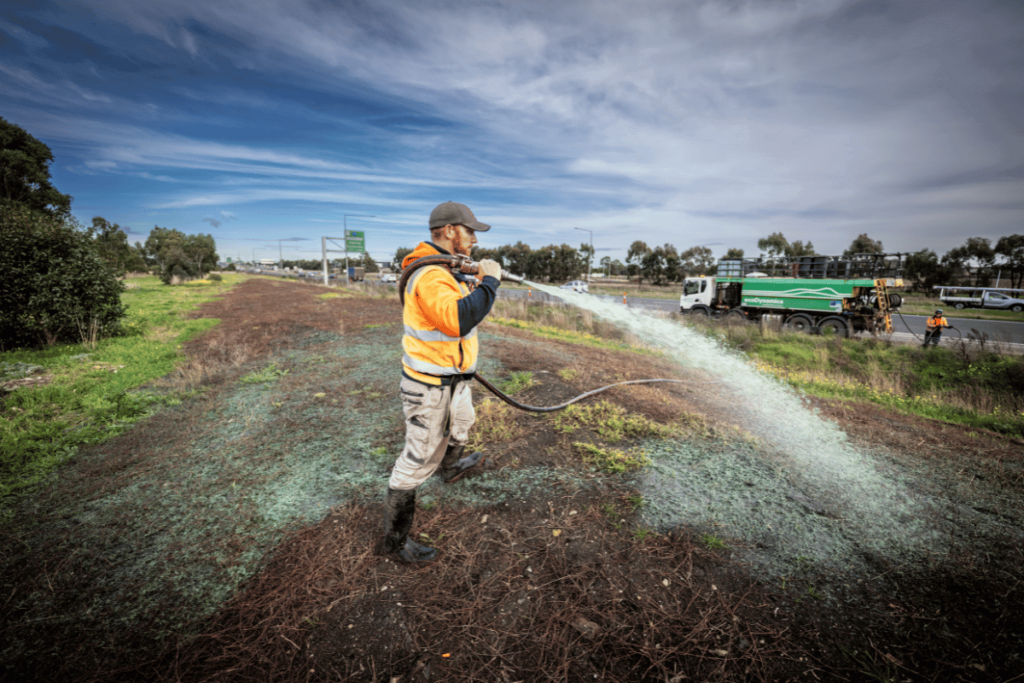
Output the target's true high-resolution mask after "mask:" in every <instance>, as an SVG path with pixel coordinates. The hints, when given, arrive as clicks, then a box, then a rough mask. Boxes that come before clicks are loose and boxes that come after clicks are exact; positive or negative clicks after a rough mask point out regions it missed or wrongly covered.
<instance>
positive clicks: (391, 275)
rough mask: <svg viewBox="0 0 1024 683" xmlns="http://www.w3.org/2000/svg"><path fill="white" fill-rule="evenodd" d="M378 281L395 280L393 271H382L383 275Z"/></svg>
mask: <svg viewBox="0 0 1024 683" xmlns="http://www.w3.org/2000/svg"><path fill="white" fill-rule="evenodd" d="M380 281H381V282H397V280H395V275H394V273H384V274H383V275H381V276H380Z"/></svg>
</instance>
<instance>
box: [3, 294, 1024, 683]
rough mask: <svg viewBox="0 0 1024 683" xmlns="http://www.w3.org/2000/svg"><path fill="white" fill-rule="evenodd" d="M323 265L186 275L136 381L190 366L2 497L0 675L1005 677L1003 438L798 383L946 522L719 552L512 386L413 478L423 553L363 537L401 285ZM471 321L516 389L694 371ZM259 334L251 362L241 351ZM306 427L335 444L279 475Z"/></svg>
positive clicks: (719, 432) (687, 400) (569, 392)
mask: <svg viewBox="0 0 1024 683" xmlns="http://www.w3.org/2000/svg"><path fill="white" fill-rule="evenodd" d="M327 291H329V290H326V289H324V288H321V287H318V286H312V285H308V284H302V283H289V282H278V281H272V280H268V279H262V278H254V279H252V280H249V281H246V282H245V283H243V284H241V285H240V286H238V287H236V288H235V289H234V290H232V292H231V293H230V294H229V295H228V296H226V297H224V299H222V300H220V301H216V302H211V303H209V304H206V305H205V306H204V307H203V308H202V310H201V311H200V313H199V315H201V316H207V317H216V318H219V319H220V320H221V324H220V325H218V326H217V327H215V328H213V329H212V330H210V331H209V332H208V333H207V334H205V335H204V336H202V337H201V338H199V339H196V340H194V341H193V342H191V343H190V344H189V345H188V348H187V352H188V354H189V358H190V361H189V363H188V365H186V366H185V367H184V368H183V369H182V370H181V371H180V372H179V373H177V374H176V375H175V376H173V377H169V378H165V380H164V381H163V384H165V385H169V386H175V387H178V388H180V387H189V386H195V387H199V388H201V389H202V390H203V391H202V392H201V393H199V394H198V395H196V396H194V397H193V398H191V399H189V400H187V401H186V402H185V403H184V404H183V405H181V406H179V407H177V408H175V409H173V410H167V411H164V412H162V413H160V414H157V415H155V416H153V417H152V418H150V419H149V420H147V421H146V422H144V423H141V424H139V425H138V426H136V427H135V428H134V429H132V430H130V431H128V432H127V433H125V434H123V435H121V436H119V437H117V438H115V439H112V440H111V441H108V442H107V443H105V444H102V445H99V446H96V447H94V448H92V449H89V450H87V451H82V452H81V453H80V454H79V456H78V457H77V458H76V460H75V462H73V463H72V464H70V465H69V466H67V467H66V468H64V469H63V470H62V472H61V473H60V476H59V478H58V479H57V480H56V481H55V482H54V483H53V485H52V486H51V487H50V488H49V489H48V490H46V491H45V492H43V493H42V494H40V495H38V496H35V497H33V498H32V499H31V500H25V501H24V502H23V504H22V505H21V507H20V509H19V515H18V517H17V518H16V519H15V520H14V522H13V523H12V524H10V525H8V527H6V528H4V529H3V530H2V533H0V557H2V558H3V559H2V560H0V570H2V579H3V584H2V590H3V597H2V598H0V600H2V602H3V610H2V613H3V616H2V617H0V642H2V643H3V645H2V646H0V664H2V665H3V667H4V670H5V674H6V675H5V679H6V680H12V681H13V680H37V679H38V680H48V681H53V680H61V681H69V680H75V681H99V680H103V681H111V680H114V681H117V680H131V681H137V680H153V681H214V680H215V681H254V680H258V681H300V680H301V681H321V680H322V681H388V682H391V681H403V682H405V681H428V680H431V681H502V682H505V683H512V682H514V681H549V680H552V681H554V680H557V681H595V680H597V681H661V682H669V681H670V682H673V683H679V682H681V681H708V680H723V681H733V680H743V681H745V680H750V681H786V680H800V681H803V680H807V681H811V680H815V681H817V680H850V681H1012V680H1022V679H1024V676H1022V672H1024V661H1022V656H1024V585H1022V579H1024V569H1022V567H1024V520H1022V516H1021V507H1020V501H1021V500H1024V447H1022V446H1024V444H1021V443H1020V442H1017V441H1013V440H1011V439H1006V438H1003V437H1000V436H998V435H995V434H989V433H984V432H980V431H978V430H970V429H965V428H961V427H958V426H955V425H950V424H945V423H937V422H934V421H929V420H923V419H918V418H913V417H907V416H902V415H897V414H894V413H891V412H888V411H885V410H882V409H879V408H877V407H874V406H871V405H867V404H854V403H847V402H833V401H815V405H816V406H817V407H818V408H819V410H820V411H821V414H823V415H825V416H827V418H828V419H830V420H833V421H835V422H836V423H838V424H839V425H840V426H841V428H842V429H843V430H844V431H845V432H846V433H847V435H848V436H849V438H850V439H851V441H852V442H853V443H854V444H856V445H859V446H863V447H864V448H866V449H870V450H872V451H884V452H885V453H887V454H888V455H887V457H888V458H890V459H891V460H892V461H893V462H894V463H896V464H898V465H899V466H900V467H903V468H905V469H906V470H907V471H913V472H916V473H922V472H923V473H925V474H926V475H927V476H928V483H927V485H926V486H927V487H928V488H929V489H930V490H932V491H942V492H943V495H945V496H947V497H948V499H949V501H951V503H950V504H951V506H952V507H951V508H950V509H956V506H957V505H959V506H960V507H964V508H965V509H964V511H963V514H962V516H961V517H958V518H957V520H958V521H957V522H956V527H955V529H956V531H955V533H956V534H958V535H959V542H957V543H956V544H951V545H950V547H951V548H956V549H957V550H956V551H955V552H952V551H951V552H947V553H944V554H936V555H934V556H932V557H930V558H929V560H928V561H927V562H921V563H914V564H909V565H903V566H901V565H895V564H892V563H889V562H887V561H886V560H885V559H884V558H882V557H877V558H876V559H875V565H874V566H873V567H872V568H871V570H870V571H869V572H861V573H859V574H845V575H839V574H829V573H828V572H825V571H824V570H823V569H821V568H816V567H809V568H806V571H794V572H793V573H792V575H791V576H784V577H780V576H778V575H766V574H765V573H763V572H758V571H757V570H756V569H754V568H752V567H751V566H749V565H748V564H746V563H745V562H744V561H743V557H744V554H743V552H742V551H743V550H744V548H743V543H744V541H743V540H742V539H738V538H732V537H731V536H730V530H729V529H719V530H713V529H712V530H709V529H706V528H703V527H698V526H689V525H686V524H683V525H680V526H678V527H676V528H671V529H665V528H653V529H652V528H650V527H649V526H647V525H645V523H644V521H643V508H642V506H640V505H639V503H640V500H639V497H638V489H637V486H636V483H637V480H636V479H635V477H634V476H632V475H629V474H626V475H608V474H604V473H602V472H599V471H596V470H594V469H593V468H590V467H587V466H586V465H585V464H584V463H583V462H581V460H580V457H579V455H578V454H577V453H576V452H575V450H574V448H573V446H572V442H574V441H580V440H583V441H590V442H594V443H600V442H601V440H600V438H598V436H597V435H596V434H594V433H587V432H577V433H576V434H573V435H567V434H564V433H561V432H558V431H557V430H554V429H552V422H551V419H550V418H546V417H538V416H536V415H535V414H530V413H511V414H509V415H508V416H507V417H506V418H505V419H506V420H508V421H511V422H514V425H513V426H514V427H515V430H514V433H515V434H516V436H515V437H514V438H512V439H510V440H507V441H504V442H498V443H489V444H487V445H486V452H487V454H488V460H487V462H486V465H485V466H483V467H481V468H479V470H480V471H478V472H473V473H471V474H469V475H467V476H466V477H464V478H463V479H462V480H460V481H459V482H458V483H456V484H453V485H451V486H449V487H445V486H444V485H442V484H440V483H438V482H431V483H429V484H428V485H425V486H424V490H423V491H421V497H420V509H419V511H418V513H417V518H416V524H415V527H414V532H415V533H416V534H418V535H419V537H420V540H421V541H423V542H429V543H433V544H434V545H435V546H436V547H437V548H438V549H439V550H440V553H441V557H440V559H439V560H438V561H437V562H436V563H434V564H433V565H431V566H429V567H426V568H421V569H414V568H409V567H406V566H402V565H399V564H396V563H395V562H394V561H393V560H392V558H390V557H388V556H386V555H384V554H382V552H381V549H380V526H379V525H380V511H379V500H380V499H381V498H382V497H383V494H384V491H385V487H386V480H387V479H386V477H387V474H388V470H389V462H393V459H394V456H395V455H397V453H398V450H399V449H400V448H401V439H402V433H403V424H402V420H401V416H400V409H399V403H398V394H397V385H398V381H399V362H398V359H399V355H398V354H399V351H398V344H399V342H400V338H401V325H400V321H401V309H400V307H399V304H398V302H397V297H395V299H394V300H391V299H380V298H369V297H364V296H345V297H341V298H328V299H325V298H321V297H320V296H319V295H322V294H324V293H326V292H327ZM368 348H369V349H371V351H370V352H367V351H366V349H368ZM482 349H483V356H484V358H485V362H484V364H483V366H484V367H482V368H481V374H483V375H485V376H487V377H488V378H489V379H491V380H492V381H497V380H500V379H502V378H505V377H508V376H509V375H510V374H511V373H512V372H518V371H530V372H532V373H533V375H532V376H533V379H534V385H533V386H531V387H530V388H528V389H526V390H525V391H523V392H522V393H520V394H517V395H516V398H517V400H520V401H522V402H525V403H527V404H531V405H553V404H557V403H561V402H564V401H566V400H568V399H570V398H572V397H574V396H576V395H578V394H580V393H583V392H585V391H588V390H591V389H594V388H597V387H599V386H604V385H606V384H610V383H613V382H617V381H623V380H630V379H643V378H649V377H674V378H680V379H687V378H691V379H694V380H702V379H706V378H705V377H703V376H698V375H697V374H696V373H692V372H688V371H685V370H683V369H680V368H678V367H676V366H674V365H673V364H672V363H671V362H670V361H668V360H665V359H663V358H660V357H658V356H652V355H640V354H636V353H632V352H625V351H611V350H602V349H594V348H589V347H582V346H578V345H570V344H566V343H560V342H553V341H551V340H547V339H539V338H536V337H534V336H532V335H531V334H529V333H528V332H522V331H518V330H509V329H507V328H501V327H499V326H493V325H488V326H485V331H484V334H483V335H482ZM271 363H272V364H273V367H274V368H276V369H277V371H278V372H279V373H280V376H279V378H278V379H277V381H276V382H275V383H274V384H273V385H269V387H270V388H265V387H261V386H256V385H248V384H246V383H245V382H243V381H242V378H243V377H245V376H246V375H247V374H248V373H251V372H253V371H254V370H260V369H263V368H266V367H267V366H268V365H269V364H271ZM473 390H474V401H475V403H476V405H477V407H478V411H481V412H483V411H482V408H483V403H484V402H485V401H487V400H489V399H488V396H487V392H486V391H484V390H483V389H482V387H479V386H474V389H473ZM600 398H601V399H605V400H609V401H611V402H613V403H615V404H616V405H620V406H622V407H623V408H625V409H626V410H627V411H629V412H631V413H637V414H642V415H644V416H646V417H648V418H650V419H651V420H654V421H656V422H658V423H660V424H671V425H674V426H676V427H677V428H678V429H679V438H681V439H684V440H690V441H692V442H694V443H700V444H703V445H707V446H708V447H715V448H719V449H722V448H729V447H730V445H729V444H730V442H729V440H728V439H726V436H727V435H733V434H735V433H736V429H735V427H737V426H739V427H742V425H735V424H733V423H732V422H731V419H732V418H731V416H730V414H729V413H728V412H725V411H714V410H710V411H709V410H708V408H707V406H706V404H705V403H704V402H702V401H701V400H700V392H699V390H695V389H694V388H693V387H687V386H686V385H679V384H675V385H673V384H664V385H649V386H641V387H629V388H619V389H613V390H610V391H608V392H606V393H604V394H602V395H601V396H600ZM260 430H272V431H270V432H268V431H260ZM268 433H271V434H273V435H274V436H273V438H268V436H267V434H268ZM729 438H732V437H731V436H730V437H729ZM627 445H629V444H618V446H627ZM746 447H748V448H751V447H752V448H755V449H756V444H755V445H754V446H750V444H746ZM325 450H326V451H332V450H333V451H334V452H336V454H337V455H336V457H333V459H331V460H327V461H324V462H325V463H326V464H324V465H323V466H322V467H321V468H320V469H310V474H308V475H303V476H304V477H305V479H303V480H302V481H301V482H300V484H290V483H288V482H290V481H292V480H290V479H289V477H292V476H294V471H295V470H298V469H301V468H302V467H306V466H307V465H306V464H305V463H311V462H314V461H315V459H316V458H317V457H322V456H321V453H322V452H323V451H325ZM296 453H298V454H299V456H296ZM368 453H369V454H371V455H367V454H368ZM290 458H292V459H290ZM316 462H321V461H316ZM282 463H285V465H282ZM309 467H312V465H309ZM204 468H207V469H204ZM200 470H202V472H203V473H202V475H201V476H200V475H197V474H195V473H196V472H198V471H200ZM313 480H316V481H317V482H321V483H320V484H317V485H314V484H310V483H309V481H313ZM323 482H326V483H323ZM318 486H319V488H318ZM981 489H984V492H985V493H984V495H987V496H991V497H993V501H994V502H992V503H991V504H981V503H978V502H977V501H978V500H980V499H984V496H982V494H981V493H979V491H980V490H981ZM255 491H269V492H271V493H270V494H268V496H267V497H262V498H257V497H246V496H247V495H249V493H250V492H255ZM255 495H256V494H255V493H252V496H255ZM979 496H982V497H981V498H979ZM996 499H998V500H996ZM215 500H216V501H221V503H222V505H221V507H218V508H213V507H211V506H212V505H213V502H211V501H215ZM967 501H971V506H970V509H966V508H967V507H968V503H967ZM1007 501H1011V502H1012V504H1011V503H1007ZM221 503H218V504H221ZM285 503H288V505H291V507H286V508H282V507H281V506H283V505H284V504H285ZM318 506H319V507H318ZM278 509H284V512H281V513H275V512H273V511H274V510H278ZM979 516H982V517H986V518H996V519H997V521H998V523H999V524H1000V525H1001V526H1000V527H999V528H1001V529H1004V530H1005V533H1000V534H996V535H993V534H992V533H991V531H990V527H985V529H989V530H988V531H983V530H982V527H981V526H980V525H979V524H977V523H975V522H973V521H972V520H974V519H975V518H976V517H979ZM709 531H710V532H716V531H717V533H709ZM719 537H721V538H722V539H727V541H726V543H725V544H724V547H721V545H722V544H719V543H717V542H715V541H716V539H718V538H719ZM143 555H145V558H146V560H145V562H140V561H138V560H139V558H140V557H141V556H143ZM196 567H200V568H202V567H205V569H201V570H200V569H196ZM825 574H828V575H825ZM197 577H198V578H197ZM201 580H202V581H207V582H208V583H209V586H210V587H209V588H206V587H204V588H203V591H205V592H201V591H200V592H197V591H198V589H197V588H196V587H195V585H193V584H197V583H199V582H201ZM203 585H204V586H205V585H206V584H203ZM225 586H226V588H225ZM200 593H201V596H202V599H201V600H200V599H199V598H196V597H195V596H196V595H197V594H200Z"/></svg>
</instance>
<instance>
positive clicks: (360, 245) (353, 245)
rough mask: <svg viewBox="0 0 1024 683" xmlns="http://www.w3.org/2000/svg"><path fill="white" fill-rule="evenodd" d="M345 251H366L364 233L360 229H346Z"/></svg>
mask: <svg viewBox="0 0 1024 683" xmlns="http://www.w3.org/2000/svg"><path fill="white" fill-rule="evenodd" d="M345 251H358V252H364V251H366V234H365V233H364V232H363V231H362V230H346V231H345Z"/></svg>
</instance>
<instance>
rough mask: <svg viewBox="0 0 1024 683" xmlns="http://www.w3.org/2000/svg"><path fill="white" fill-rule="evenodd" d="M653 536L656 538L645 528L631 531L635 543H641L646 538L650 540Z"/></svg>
mask: <svg viewBox="0 0 1024 683" xmlns="http://www.w3.org/2000/svg"><path fill="white" fill-rule="evenodd" d="M654 536H657V534H656V533H654V532H653V531H652V530H651V529H648V528H647V527H645V526H642V527H639V528H637V529H633V540H635V541H636V542H637V543H643V542H644V541H646V540H647V539H648V538H652V537H654Z"/></svg>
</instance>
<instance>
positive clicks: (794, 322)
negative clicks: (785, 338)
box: [786, 315, 814, 332]
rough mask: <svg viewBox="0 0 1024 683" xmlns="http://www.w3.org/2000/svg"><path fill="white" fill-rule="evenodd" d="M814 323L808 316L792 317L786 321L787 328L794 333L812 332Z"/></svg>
mask: <svg viewBox="0 0 1024 683" xmlns="http://www.w3.org/2000/svg"><path fill="white" fill-rule="evenodd" d="M813 326H814V323H813V322H812V321H811V319H810V318H808V317H807V316H806V315H791V316H789V319H788V320H786V327H788V328H789V329H791V330H793V331H794V332H810V331H811V327H813Z"/></svg>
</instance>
